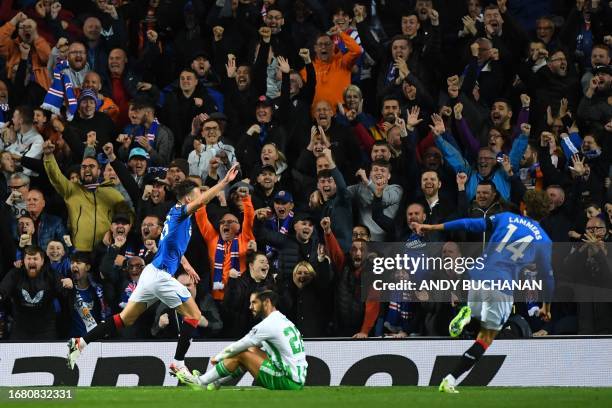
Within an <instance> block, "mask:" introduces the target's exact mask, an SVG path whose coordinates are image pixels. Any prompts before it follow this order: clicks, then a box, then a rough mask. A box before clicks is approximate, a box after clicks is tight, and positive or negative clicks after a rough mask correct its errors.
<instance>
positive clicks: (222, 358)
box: [176, 290, 308, 390]
mask: <svg viewBox="0 0 612 408" xmlns="http://www.w3.org/2000/svg"><path fill="white" fill-rule="evenodd" d="M277 302H278V295H277V294H276V293H275V292H273V291H271V290H265V291H262V292H255V293H253V294H251V299H250V307H249V308H250V310H251V313H253V316H255V317H256V318H262V319H263V320H262V321H261V322H260V323H259V324H257V325H256V326H255V327H253V328H252V329H251V331H250V332H249V333H248V334H247V335H246V336H244V337H243V338H242V339H240V340H238V341H237V342H235V343H232V344H230V345H229V346H227V347H226V348H224V349H223V351H221V352H220V353H219V354H217V355H216V356H215V357H213V358H212V359H211V364H213V366H214V367H213V368H211V369H210V370H208V371H207V372H206V373H205V374H204V375H200V373H199V372H198V371H197V370H194V371H193V377H190V376H186V375H183V374H182V373H176V377H177V378H178V379H179V381H180V382H182V383H184V384H188V385H190V386H193V387H197V388H201V387H206V388H207V389H209V390H215V389H218V388H219V387H220V385H221V384H222V383H224V382H226V381H230V380H231V379H233V378H238V377H240V376H241V375H242V374H243V373H244V372H245V370H246V371H248V372H249V373H251V375H252V376H253V378H255V379H256V380H257V383H258V384H259V385H261V386H262V387H264V388H267V389H269V390H300V389H302V388H303V387H304V383H305V382H306V370H307V368H308V363H307V362H306V354H305V353H304V343H303V342H302V335H301V334H300V332H299V331H298V329H297V328H296V327H295V325H294V324H293V323H291V321H289V319H287V318H286V317H285V316H284V315H283V314H282V313H281V312H279V311H278V310H276V304H277ZM262 349H263V350H262Z"/></svg>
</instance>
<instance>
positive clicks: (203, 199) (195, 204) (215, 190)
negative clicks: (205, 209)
mask: <svg viewBox="0 0 612 408" xmlns="http://www.w3.org/2000/svg"><path fill="white" fill-rule="evenodd" d="M238 170H239V165H238V164H234V165H233V166H232V168H231V169H230V170H229V171H228V172H227V174H226V175H225V177H224V178H223V179H221V180H220V181H219V182H218V183H217V184H215V185H214V186H213V187H211V188H210V189H208V190H206V191H205V192H204V193H203V194H202V195H201V196H200V198H199V199H197V200H195V201H192V202H190V203H189V204H187V208H186V212H187V214H188V215H190V214H193V213H194V212H196V211H197V210H198V208H200V207H202V206H203V205H206V204H208V203H209V202H210V201H212V200H213V199H214V198H215V197H216V196H217V194H219V192H220V191H221V190H223V189H224V188H225V187H226V186H227V185H229V183H231V182H232V181H234V179H235V178H236V176H237V175H238Z"/></svg>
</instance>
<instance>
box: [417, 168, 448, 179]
mask: <svg viewBox="0 0 612 408" xmlns="http://www.w3.org/2000/svg"><path fill="white" fill-rule="evenodd" d="M425 173H435V174H436V176H437V177H438V180H442V175H441V174H440V172H439V171H438V170H430V169H423V170H422V171H421V175H420V176H419V180H420V179H421V178H423V174H425Z"/></svg>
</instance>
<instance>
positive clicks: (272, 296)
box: [253, 289, 278, 307]
mask: <svg viewBox="0 0 612 408" xmlns="http://www.w3.org/2000/svg"><path fill="white" fill-rule="evenodd" d="M253 293H254V294H255V296H256V297H257V299H259V300H260V301H261V302H262V303H263V302H265V301H266V300H269V301H270V303H272V306H274V307H276V305H278V294H277V293H276V292H274V291H273V290H269V289H266V290H262V291H257V292H253Z"/></svg>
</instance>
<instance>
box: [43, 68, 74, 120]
mask: <svg viewBox="0 0 612 408" xmlns="http://www.w3.org/2000/svg"><path fill="white" fill-rule="evenodd" d="M67 68H69V65H68V61H67V60H62V61H59V62H58V63H57V65H56V66H55V69H54V70H53V83H51V87H50V88H49V90H48V91H47V95H45V99H44V101H43V103H42V105H40V107H41V108H43V109H45V110H48V111H51V112H52V113H55V114H56V115H59V114H60V109H61V108H62V106H63V105H64V95H66V98H67V99H68V109H67V110H66V117H67V118H68V120H72V118H73V117H74V114H75V113H76V110H77V99H76V96H75V95H74V89H73V86H72V81H71V80H70V76H69V75H66V74H64V72H63V71H64V70H65V69H67Z"/></svg>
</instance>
